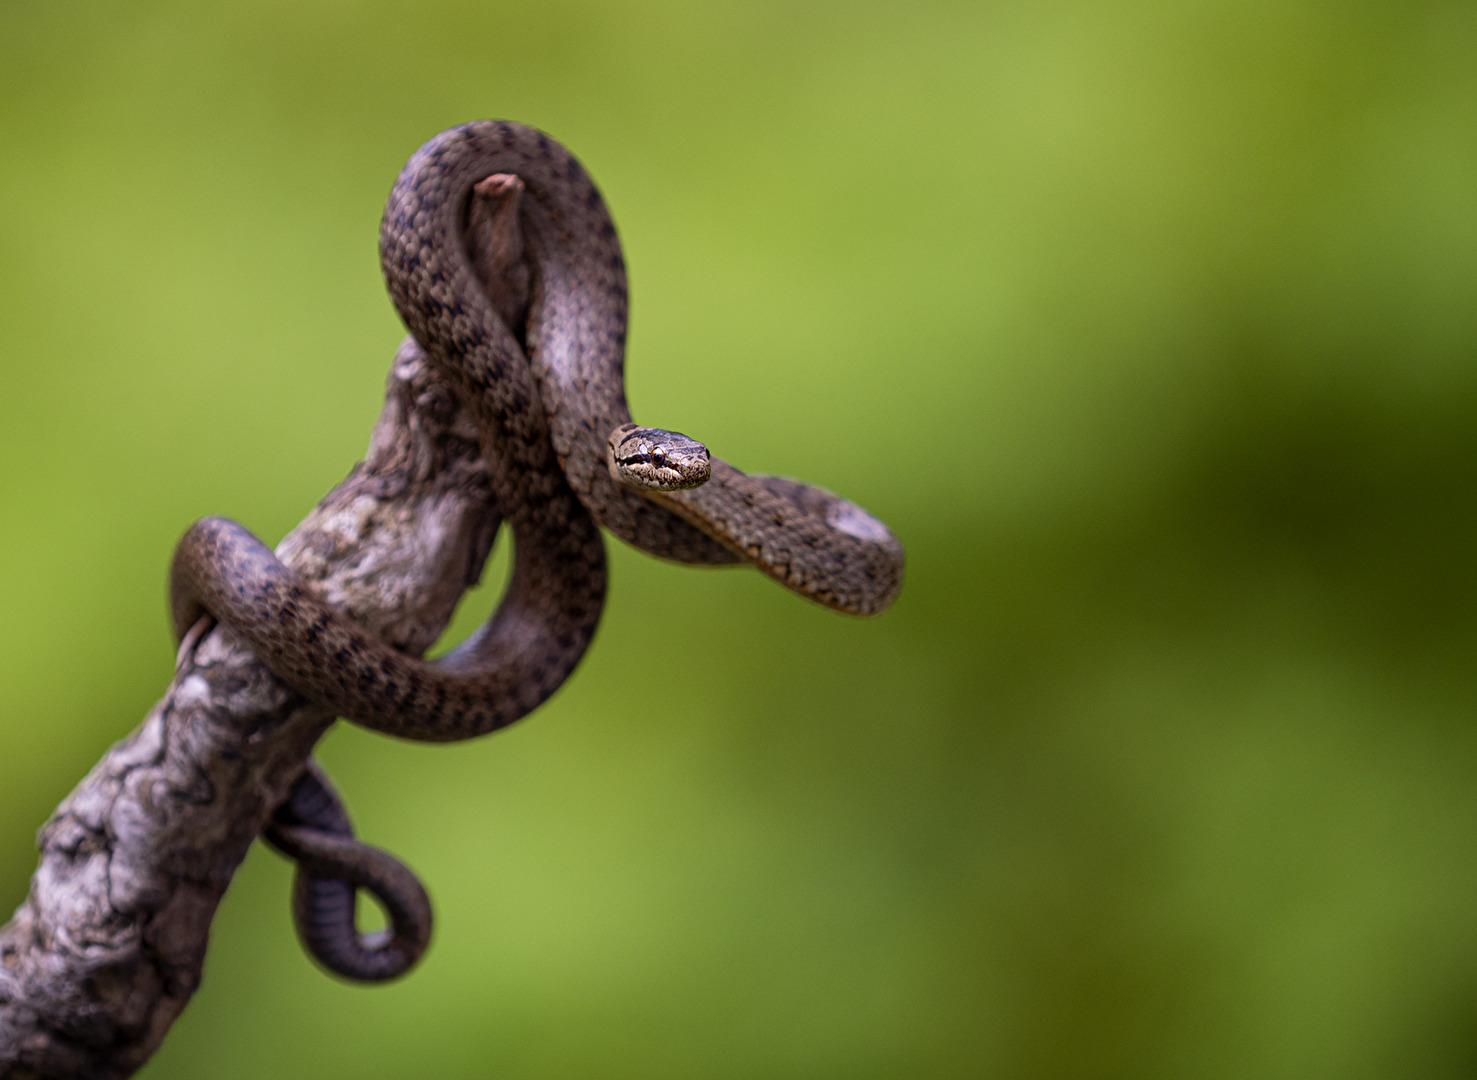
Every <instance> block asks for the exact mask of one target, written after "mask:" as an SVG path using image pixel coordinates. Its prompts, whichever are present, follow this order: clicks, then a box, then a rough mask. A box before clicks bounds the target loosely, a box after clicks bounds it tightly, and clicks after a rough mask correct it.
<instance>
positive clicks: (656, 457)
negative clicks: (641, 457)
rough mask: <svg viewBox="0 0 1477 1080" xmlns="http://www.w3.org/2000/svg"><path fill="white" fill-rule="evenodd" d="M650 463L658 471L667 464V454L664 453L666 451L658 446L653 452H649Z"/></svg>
mask: <svg viewBox="0 0 1477 1080" xmlns="http://www.w3.org/2000/svg"><path fill="white" fill-rule="evenodd" d="M651 463H652V464H653V465H655V466H656V467H657V468H658V469H660V468H661V467H662V466H663V465H665V464H666V463H667V452H666V450H664V449H663V448H662V447H660V446H658V447H657V448H656V449H655V450H653V451H652V452H651Z"/></svg>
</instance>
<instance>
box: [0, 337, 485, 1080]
mask: <svg viewBox="0 0 1477 1080" xmlns="http://www.w3.org/2000/svg"><path fill="white" fill-rule="evenodd" d="M499 523H500V518H499V515H498V512H497V509H496V506H495V504H494V502H493V498H492V495H491V492H490V489H489V488H488V485H487V482H486V478H485V475H484V472H483V468H482V459H481V452H480V450H479V448H478V442H477V434H476V428H475V427H474V425H473V424H472V421H471V419H470V417H469V416H468V415H466V414H465V413H464V411H463V410H462V407H461V404H460V402H459V400H458V398H457V396H456V394H455V393H454V392H453V391H452V390H451V389H450V387H449V386H448V385H447V384H446V383H444V382H442V381H441V380H440V379H439V378H438V377H437V376H436V375H435V374H434V373H433V372H432V371H431V370H430V369H429V367H428V366H427V365H426V363H425V361H424V358H423V357H422V355H421V354H420V352H419V350H418V349H417V348H416V347H415V345H414V343H413V342H411V341H410V340H409V339H407V341H406V343H405V344H403V345H402V346H401V348H400V351H399V353H398V354H397V356H396V359H395V364H394V367H393V368H392V370H391V373H390V378H389V383H388V386H387V389H386V394H385V405H384V409H383V411H382V412H381V414H380V418H379V421H378V423H377V425H376V426H375V429H374V434H373V436H372V438H371V441H370V446H369V452H368V455H367V456H366V459H365V460H364V461H363V462H362V463H360V464H359V465H357V466H356V467H355V468H354V470H353V472H351V473H350V474H349V476H348V477H347V478H346V479H345V480H344V481H343V483H341V484H339V486H338V487H336V488H335V489H334V490H333V491H332V492H330V493H329V494H328V495H327V496H326V497H325V498H324V499H323V501H322V502H320V503H319V504H318V506H317V507H316V508H314V510H313V511H312V512H311V513H310V514H308V516H307V517H306V518H304V519H303V521H302V523H301V524H299V525H298V527H297V528H296V529H294V530H293V531H292V532H291V533H289V534H288V536H287V537H286V538H284V539H283V541H282V543H281V544H280V545H279V546H278V548H277V553H278V555H279V556H280V557H281V558H282V559H283V561H284V562H286V563H287V564H288V565H289V566H292V567H293V568H294V569H296V570H297V572H298V573H299V574H300V575H302V577H303V578H304V579H305V580H307V581H309V582H311V583H313V584H314V585H315V586H316V587H317V588H318V589H319V591H320V592H322V593H323V594H324V596H326V597H327V599H328V600H329V602H330V603H332V604H334V605H335V606H336V607H338V608H339V609H340V610H341V611H343V612H344V613H346V614H348V615H350V616H351V617H353V618H355V619H357V620H358V621H359V622H361V623H362V624H363V625H365V626H366V627H368V628H369V629H371V630H372V631H373V632H375V633H377V634H379V635H380V636H382V637H383V638H384V639H385V640H387V641H390V642H391V643H393V644H395V645H396V646H398V647H399V648H402V649H404V650H406V651H408V652H411V653H415V654H420V653H422V652H424V651H425V649H427V648H429V647H430V645H431V643H432V642H434V641H435V640H436V638H437V637H438V636H439V635H440V633H441V631H442V630H443V629H444V628H445V625H446V623H447V621H448V620H449V619H450V617H451V614H452V612H453V610H454V609H455V607H456V603H457V601H458V599H459V598H460V597H461V594H462V593H463V591H465V589H466V588H467V587H468V586H470V585H472V584H474V583H475V582H476V580H477V578H478V576H479V575H480V573H481V568H482V565H483V563H484V561H485V560H486V557H487V553H488V551H489V550H490V549H491V546H492V541H493V538H494V537H495V535H496V533H497V528H498V525H499ZM182 651H183V653H184V655H183V656H182V662H181V664H180V666H179V668H178V670H177V671H176V673H175V676H174V679H173V681H172V682H171V683H170V685H169V689H168V690H167V692H166V693H165V695H164V697H163V699H162V700H161V701H160V702H159V703H158V704H157V705H155V706H154V708H153V710H152V711H151V712H150V713H149V715H148V716H147V717H146V718H145V719H144V721H143V723H142V724H141V725H140V726H139V727H138V728H137V729H136V730H135V731H134V732H133V734H131V735H130V736H129V737H128V738H126V739H124V740H123V741H122V742H120V743H118V744H117V745H115V746H114V747H113V748H112V749H111V750H109V751H108V753H107V754H106V755H105V756H104V757H103V759H102V760H101V761H100V762H98V764H97V765H96V766H95V767H94V768H93V770H92V772H90V773H89V774H88V775H87V777H86V778H85V779H83V781H82V782H81V783H80V784H78V785H77V787H76V788H75V789H74V790H73V791H72V793H71V794H70V795H69V796H68V797H67V798H66V799H65V800H64V801H63V802H62V804H61V805H60V806H59V807H57V810H56V812H55V813H54V814H53V815H52V817H51V819H50V820H49V821H48V822H47V823H46V824H45V825H44V826H43V827H42V829H41V831H40V833H39V835H38V838H37V840H38V846H39V847H40V850H41V859H40V863H39V865H38V866H37V868H36V873H35V875H34V876H33V877H32V879H31V888H30V893H29V895H28V896H27V898H26V901H25V903H23V904H22V905H21V906H20V907H19V908H17V909H16V912H15V916H14V918H13V919H12V920H11V921H10V923H8V924H7V925H6V926H5V927H4V928H3V929H0V1078H4V1080H12V1078H13V1080H21V1078H27V1080H29V1078H42V1077H45V1078H58V1080H60V1078H76V1077H89V1078H91V1077H101V1078H112V1077H124V1076H128V1075H129V1074H131V1073H133V1072H134V1071H135V1070H136V1069H138V1068H139V1067H140V1066H141V1065H142V1064H143V1063H144V1062H145V1061H146V1060H147V1059H148V1057H149V1055H150V1054H152V1053H153V1052H154V1050H155V1049H157V1048H158V1046H159V1044H160V1042H161V1041H162V1040H163V1038H164V1036H165V1034H166V1033H167V1032H168V1030H169V1026H170V1024H171V1023H173V1022H174V1019H175V1017H177V1016H178V1015H179V1014H180V1012H181V1010H183V1009H184V1007H185V1004H186V1003H187V1002H188V1001H189V999H190V995H191V994H193V993H194V991H195V989H196V988H197V987H198V986H199V984H200V971H201V965H202V963H203V961H204V958H205V949H206V943H207V940H208V937H209V933H210V923H211V920H212V919H213V918H214V915H215V910H216V906H217V905H218V904H219V902H220V899H221V896H222V894H223V893H224V892H225V890H226V886H227V885H229V884H230V881H231V876H232V875H233V874H234V873H235V872H236V868H237V866H239V865H240V863H241V860H242V859H243V858H245V856H246V851H247V849H248V848H249V847H250V846H251V842H252V840H253V839H254V838H255V837H256V835H257V833H258V831H259V830H260V829H261V827H262V825H263V823H264V822H265V821H266V819H267V818H268V816H269V815H270V814H271V812H272V810H273V809H274V808H275V807H276V805H277V804H278V803H279V802H280V801H281V800H282V798H283V797H284V795H285V794H286V792H287V789H288V787H289V786H290V785H291V783H292V781H293V780H294V779H295V778H296V776H297V774H298V773H299V772H300V771H301V769H302V767H303V764H304V762H305V761H306V760H307V757H308V755H309V753H310V752H311V751H312V748H313V745H314V744H315V743H316V742H317V741H318V739H319V738H320V737H321V736H322V735H323V733H324V732H325V731H326V730H327V729H328V727H329V726H330V725H331V724H332V723H333V719H334V718H333V716H332V715H331V714H327V713H325V712H324V711H323V710H322V709H321V708H319V707H316V706H314V705H312V704H310V703H308V702H306V701H304V700H303V699H302V698H300V697H298V696H297V695H296V694H294V693H293V692H292V691H290V690H289V689H287V688H286V687H285V686H284V685H283V684H282V683H281V682H279V681H278V680H277V679H276V678H275V677H274V676H272V675H271V674H270V673H268V671H267V670H266V669H265V668H264V667H262V666H261V665H260V664H259V663H257V661H256V659H255V658H254V657H253V656H252V654H251V653H250V651H249V650H247V649H246V648H245V647H244V646H242V645H241V644H240V643H239V641H237V640H236V639H235V637H234V635H232V634H231V633H230V632H229V631H228V630H226V629H225V628H224V627H216V628H215V629H213V630H212V631H210V632H209V633H208V634H206V635H205V636H204V637H203V638H202V639H201V640H200V641H199V642H198V643H197V644H196V645H195V647H194V648H193V649H190V648H188V647H187V648H185V649H184V650H182ZM283 902H284V903H286V902H287V898H286V897H284V898H283Z"/></svg>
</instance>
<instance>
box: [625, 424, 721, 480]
mask: <svg viewBox="0 0 1477 1080" xmlns="http://www.w3.org/2000/svg"><path fill="white" fill-rule="evenodd" d="M605 459H606V463H607V464H608V465H609V466H610V475H611V477H612V478H614V479H615V481H616V482H617V483H621V484H625V485H626V486H628V487H635V488H645V489H646V490H647V491H682V490H683V489H685V488H695V487H698V486H699V485H701V484H705V483H707V482H708V448H707V447H706V446H704V445H703V444H702V443H700V442H698V441H697V440H696V439H689V438H688V437H687V436H686V435H683V434H682V433H681V432H677V431H666V430H664V429H662V428H649V427H639V426H637V425H636V424H622V425H621V426H620V427H618V428H616V429H615V430H614V431H612V432H611V433H610V440H609V442H608V444H607V447H606V454H605Z"/></svg>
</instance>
